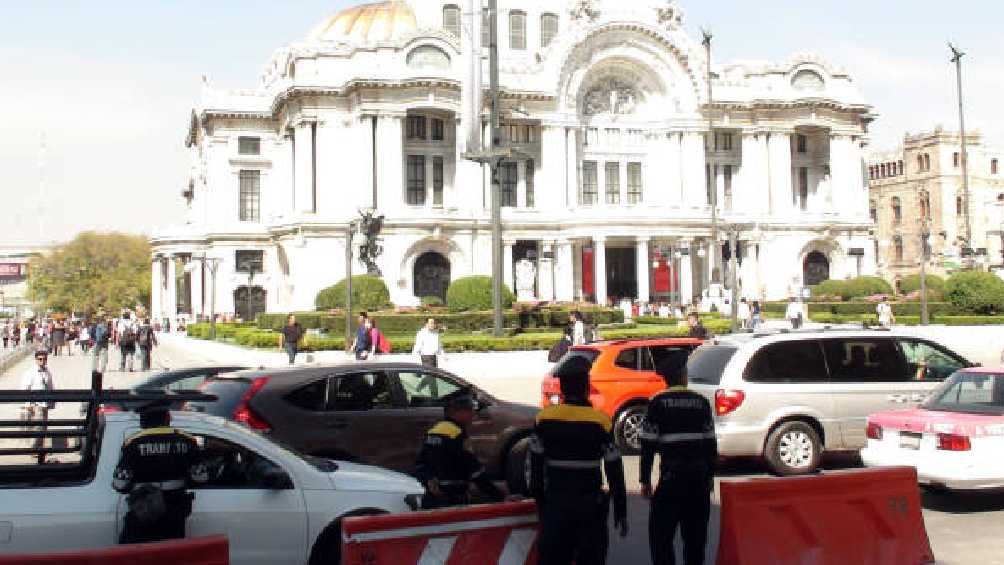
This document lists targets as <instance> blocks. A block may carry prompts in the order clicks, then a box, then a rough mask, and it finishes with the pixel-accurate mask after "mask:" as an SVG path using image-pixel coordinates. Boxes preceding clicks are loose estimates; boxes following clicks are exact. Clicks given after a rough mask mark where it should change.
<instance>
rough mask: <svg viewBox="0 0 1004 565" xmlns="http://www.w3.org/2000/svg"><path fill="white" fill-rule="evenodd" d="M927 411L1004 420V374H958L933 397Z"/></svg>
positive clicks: (927, 405) (961, 372)
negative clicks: (979, 415)
mask: <svg viewBox="0 0 1004 565" xmlns="http://www.w3.org/2000/svg"><path fill="white" fill-rule="evenodd" d="M924 408H927V409H928V410H938V411H940V412H964V413H967V414H989V415H995V416H1004V374H1000V373H975V372H968V371H958V372H956V373H955V374H954V375H952V376H951V377H949V378H948V380H947V381H945V382H944V384H942V385H941V387H940V388H939V389H938V390H937V391H935V393H934V394H932V395H931V398H930V400H928V401H927V402H926V403H924Z"/></svg>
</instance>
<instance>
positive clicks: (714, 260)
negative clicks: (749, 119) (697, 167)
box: [701, 30, 721, 290]
mask: <svg viewBox="0 0 1004 565" xmlns="http://www.w3.org/2000/svg"><path fill="white" fill-rule="evenodd" d="M701 33H703V34H704V52H705V54H706V56H707V58H708V75H707V81H708V105H707V112H708V139H707V144H708V145H707V147H708V151H710V152H713V151H714V149H715V129H714V125H715V122H714V116H713V115H712V107H711V105H712V100H713V98H712V96H713V94H714V92H713V90H712V86H711V77H712V73H711V39H712V35H711V32H710V31H708V30H702V31H701ZM708 162H709V163H711V164H712V166H711V167H709V168H708V175H709V177H710V178H708V179H707V183H708V184H707V186H710V187H711V190H710V191H709V192H710V194H709V195H708V200H709V204H710V205H711V250H710V253H708V260H709V261H711V283H712V284H714V283H717V282H719V272H720V271H721V263H720V261H719V260H718V253H719V248H718V184H717V183H716V182H715V166H714V159H713V158H712V159H711V160H709V161H708ZM709 290H710V289H709Z"/></svg>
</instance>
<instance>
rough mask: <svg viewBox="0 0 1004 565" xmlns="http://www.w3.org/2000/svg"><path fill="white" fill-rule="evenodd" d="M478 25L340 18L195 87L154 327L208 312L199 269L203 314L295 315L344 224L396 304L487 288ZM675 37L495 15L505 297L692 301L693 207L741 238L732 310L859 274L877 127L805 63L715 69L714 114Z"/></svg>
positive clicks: (323, 281) (680, 36) (321, 274)
mask: <svg viewBox="0 0 1004 565" xmlns="http://www.w3.org/2000/svg"><path fill="white" fill-rule="evenodd" d="M478 4H480V2H476V1H475V0H446V1H434V0H421V1H419V0H413V1H410V2H405V1H392V2H383V3H380V4H369V5H364V6H358V7H355V8H350V9H348V10H345V11H343V12H340V13H338V14H336V15H334V16H332V17H329V18H327V19H325V20H323V21H322V22H321V24H320V25H318V26H317V27H316V28H315V29H314V30H313V31H312V32H311V33H310V34H309V35H308V36H307V37H306V38H305V39H303V40H300V41H294V42H292V43H290V44H289V45H287V46H285V47H282V48H280V49H278V50H277V51H276V52H275V53H274V55H273V56H272V58H271V59H270V60H269V62H268V63H267V65H266V67H265V69H264V72H263V74H262V77H261V81H260V83H259V84H258V86H257V87H255V88H253V89H251V90H244V91H223V90H217V89H215V88H213V87H212V86H211V85H210V84H209V82H208V81H205V84H204V90H203V94H202V100H201V102H200V104H199V105H198V107H197V108H195V109H194V111H193V113H192V117H191V121H190V124H189V132H188V137H187V145H188V147H189V149H190V151H191V156H192V165H191V170H190V175H189V177H190V178H189V181H188V184H187V187H186V188H185V190H184V191H183V193H184V196H185V198H186V199H187V200H188V205H189V208H188V216H187V218H186V221H185V223H184V224H182V225H178V226H171V227H166V228H164V229H162V230H160V231H158V232H157V233H156V234H155V235H154V237H153V244H154V249H155V257H154V262H153V279H154V292H153V311H154V313H155V315H156V314H158V313H159V314H160V315H161V316H172V315H173V314H175V313H179V314H192V315H199V314H205V313H208V312H209V309H210V302H211V301H210V299H209V298H208V293H209V292H211V285H210V284H209V283H208V282H207V281H208V278H209V277H208V274H207V271H208V267H207V266H206V265H208V264H209V263H206V262H204V261H201V260H199V258H201V257H203V256H210V257H215V258H218V259H219V260H220V261H219V268H218V276H217V283H218V284H217V289H216V300H215V307H216V310H217V311H218V312H237V313H240V314H241V315H245V316H247V315H249V314H253V313H254V311H257V310H260V309H262V308H265V309H267V310H269V311H290V310H302V309H312V308H313V303H314V298H315V295H316V294H317V292H318V291H319V290H320V289H322V288H324V287H326V286H329V285H331V284H334V283H335V282H337V281H338V280H341V279H342V278H343V277H344V276H345V270H346V269H345V259H344V258H345V255H346V253H345V251H346V250H345V246H346V241H347V239H346V231H347V226H348V224H349V222H350V221H352V220H354V219H357V218H358V217H359V211H360V210H375V211H376V213H377V214H379V215H383V216H384V217H385V220H384V225H383V231H382V234H381V238H382V240H381V244H382V247H383V253H382V254H381V255H380V256H379V258H378V260H377V262H378V267H379V270H380V272H381V274H382V276H383V278H384V280H385V281H386V283H387V286H388V287H389V288H390V291H391V298H392V300H393V301H394V303H395V304H398V305H414V304H417V303H418V302H419V299H420V298H421V297H423V296H440V297H442V296H443V294H444V293H445V288H446V286H447V285H448V284H449V281H450V280H451V279H455V278H458V277H461V276H465V275H471V274H490V272H491V229H490V207H489V204H490V194H491V192H490V190H491V184H490V183H491V180H492V179H491V176H490V174H489V172H488V171H487V169H485V168H483V167H482V166H481V165H479V164H478V163H476V162H474V161H471V160H467V159H465V158H464V157H465V154H468V153H470V152H476V151H478V150H479V149H481V148H483V147H484V146H485V144H486V143H485V142H486V140H487V139H488V135H489V132H488V125H487V111H488V107H487V105H486V104H487V101H488V100H487V96H486V89H485V87H486V86H487V83H488V76H487V72H488V68H487V64H484V67H483V68H482V57H481V56H480V55H481V54H482V53H486V52H487V51H486V50H485V49H484V48H483V45H484V44H487V42H488V34H487V29H488V28H487V26H486V25H485V22H487V21H488V19H487V17H486V15H487V10H482V9H481V7H480V6H479V5H478ZM683 22H684V14H683V11H682V10H681V7H680V6H679V5H678V3H677V2H675V1H667V0H662V1H657V0H647V1H646V0H638V1H635V2H615V1H612V0H581V1H569V0H541V1H538V2H533V3H527V2H524V1H522V0H499V13H498V29H499V33H498V45H499V51H500V86H501V105H502V130H503V134H504V136H505V138H506V141H507V143H508V145H510V146H512V147H513V148H514V151H513V153H512V155H513V157H512V158H511V159H509V160H506V161H505V162H503V163H502V164H501V166H500V167H499V170H498V178H497V181H498V182H499V183H500V189H501V195H502V203H503V206H504V207H503V212H502V220H503V239H504V252H503V254H504V271H505V274H504V276H505V282H506V283H507V284H508V285H509V286H510V288H513V289H514V290H517V289H518V290H520V291H521V294H522V295H523V297H524V298H534V299H537V300H545V301H549V300H559V301H571V300H593V301H597V302H606V301H608V300H609V299H612V298H621V297H632V298H638V299H640V300H642V301H666V302H669V301H674V302H684V303H689V302H691V301H692V300H694V299H695V297H696V298H698V299H699V298H700V297H701V295H702V293H704V292H705V291H707V289H708V288H709V281H710V280H711V278H712V276H713V271H714V270H716V269H717V267H718V266H716V265H713V264H712V263H713V261H712V260H710V257H712V256H714V255H715V254H713V253H710V249H711V244H710V239H709V237H710V235H711V217H712V211H711V208H710V202H711V201H712V192H714V195H715V196H714V198H715V199H716V200H717V203H718V217H719V218H720V221H721V222H722V224H723V225H724V224H729V225H735V226H737V227H738V229H740V234H739V239H740V241H741V247H740V251H741V254H742V256H743V261H742V265H741V268H740V273H739V278H740V282H741V289H742V293H743V294H744V295H747V296H750V297H754V296H756V297H763V298H782V297H784V296H787V295H788V294H789V293H791V292H792V291H793V290H794V289H797V288H800V287H802V286H803V285H805V284H807V283H813V282H816V279H818V278H820V277H823V278H825V277H826V276H831V277H844V276H851V275H855V274H859V273H860V274H865V273H873V272H874V263H875V261H874V253H873V246H872V245H871V239H870V236H869V230H870V229H871V227H872V226H871V221H870V219H869V217H868V196H867V187H866V183H865V179H864V176H863V170H864V167H863V162H864V160H863V147H864V146H865V144H866V142H867V124H868V123H869V121H870V120H871V119H872V116H871V113H870V112H871V108H870V106H868V105H867V104H866V103H865V102H864V100H863V99H862V97H861V95H860V93H859V92H858V90H857V88H856V87H855V85H854V83H853V81H852V79H851V77H850V76H849V75H848V74H847V72H845V71H843V70H841V69H840V68H838V67H835V66H833V65H831V64H829V63H827V62H826V61H824V60H823V59H821V58H819V57H816V56H813V55H807V54H803V55H795V56H793V57H791V58H790V59H788V60H787V61H783V62H776V63H774V62H764V61H752V62H737V63H728V64H714V65H712V71H713V73H712V76H713V77H714V78H713V84H712V86H713V97H712V100H713V102H712V103H711V104H709V103H708V84H707V78H706V77H707V76H708V60H707V58H706V55H705V51H704V48H703V47H702V45H701V43H700V42H699V41H697V40H695V39H694V38H693V37H691V36H690V35H688V34H687V33H686V31H685V30H684V28H683ZM472 55H479V56H472ZM709 121H710V122H711V123H712V124H713V130H714V131H713V132H711V134H710V135H709ZM722 235H724V231H722ZM357 242H358V240H357ZM356 258H357V259H358V254H356ZM528 264H529V267H532V268H528ZM353 272H354V273H362V272H365V267H364V266H363V265H362V264H361V263H360V262H359V261H358V260H355V261H354V263H353ZM517 273H521V274H520V275H519V277H517ZM517 278H519V280H517ZM172 282H173V284H171V283H172Z"/></svg>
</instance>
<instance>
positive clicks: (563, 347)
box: [547, 326, 572, 363]
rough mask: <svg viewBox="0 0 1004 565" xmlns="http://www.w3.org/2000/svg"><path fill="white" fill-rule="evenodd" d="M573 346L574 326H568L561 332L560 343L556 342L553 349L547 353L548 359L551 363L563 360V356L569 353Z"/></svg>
mask: <svg viewBox="0 0 1004 565" xmlns="http://www.w3.org/2000/svg"><path fill="white" fill-rule="evenodd" d="M571 347H572V328H571V326H568V327H566V328H565V331H564V332H562V334H561V339H560V340H558V343H555V344H554V345H553V346H552V347H551V350H550V351H548V353H547V361H548V362H549V363H557V362H558V361H561V358H562V357H564V356H565V354H566V353H568V350H569V349H570V348H571Z"/></svg>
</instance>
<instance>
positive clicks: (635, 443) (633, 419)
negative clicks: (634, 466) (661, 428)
mask: <svg viewBox="0 0 1004 565" xmlns="http://www.w3.org/2000/svg"><path fill="white" fill-rule="evenodd" d="M647 411H648V406H646V405H644V404H635V405H633V406H628V407H627V408H625V409H624V410H623V411H622V412H621V413H620V414H618V416H617V421H616V422H614V442H615V443H616V444H617V448H618V449H620V450H621V454H622V455H637V454H639V453H641V440H640V439H639V434H640V433H641V423H642V422H643V421H644V419H645V412H647Z"/></svg>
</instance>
